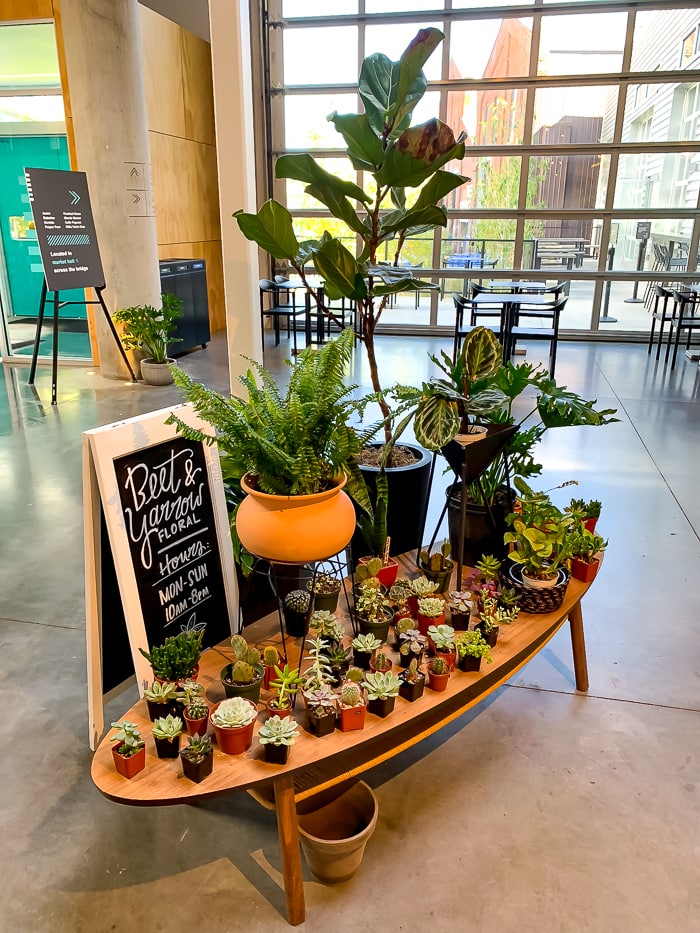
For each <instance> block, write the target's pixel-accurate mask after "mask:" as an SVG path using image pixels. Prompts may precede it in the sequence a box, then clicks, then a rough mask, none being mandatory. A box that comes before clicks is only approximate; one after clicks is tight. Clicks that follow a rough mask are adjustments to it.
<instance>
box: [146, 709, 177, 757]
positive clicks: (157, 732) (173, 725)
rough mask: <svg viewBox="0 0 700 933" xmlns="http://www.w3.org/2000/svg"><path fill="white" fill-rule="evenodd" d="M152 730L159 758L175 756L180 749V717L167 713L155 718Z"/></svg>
mask: <svg viewBox="0 0 700 933" xmlns="http://www.w3.org/2000/svg"><path fill="white" fill-rule="evenodd" d="M152 731H153V739H154V740H155V745H156V755H158V757H159V758H177V755H178V752H179V751H180V735H181V734H182V720H181V719H180V717H179V716H172V715H170V714H168V715H167V716H163V717H161V718H160V719H156V721H155V722H154V723H153V729H152Z"/></svg>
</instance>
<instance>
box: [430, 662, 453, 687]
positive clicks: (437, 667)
mask: <svg viewBox="0 0 700 933" xmlns="http://www.w3.org/2000/svg"><path fill="white" fill-rule="evenodd" d="M449 679H450V668H449V665H448V664H447V661H446V660H445V659H444V658H443V657H441V656H440V655H436V656H435V657H434V658H431V659H430V660H429V661H428V686H429V687H430V689H431V690H437V691H442V690H446V689H447V681H448V680H449Z"/></svg>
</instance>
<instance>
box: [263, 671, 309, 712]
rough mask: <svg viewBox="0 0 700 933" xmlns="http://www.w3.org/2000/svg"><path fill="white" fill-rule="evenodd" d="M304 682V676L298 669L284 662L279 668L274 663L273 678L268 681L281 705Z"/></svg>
mask: <svg viewBox="0 0 700 933" xmlns="http://www.w3.org/2000/svg"><path fill="white" fill-rule="evenodd" d="M303 683H304V677H303V676H302V675H301V674H300V673H299V671H298V670H297V669H296V668H294V667H290V666H289V664H285V665H284V667H282V668H280V667H278V666H277V665H275V679H274V680H272V681H270V686H271V687H272V689H273V690H276V691H277V701H278V703H279V704H280V706H283V705H284V703H285V702H286V700H287V698H288V697H290V696H294V694H295V693H297V691H298V690H299V688H300V687H301V685H302V684H303Z"/></svg>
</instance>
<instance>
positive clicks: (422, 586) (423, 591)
mask: <svg viewBox="0 0 700 933" xmlns="http://www.w3.org/2000/svg"><path fill="white" fill-rule="evenodd" d="M436 589H437V583H433V581H432V580H429V579H428V578H427V577H416V579H415V580H411V593H412V594H413V595H414V596H418V597H419V598H420V597H421V596H430V595H431V594H432V593H434V592H435V590H436Z"/></svg>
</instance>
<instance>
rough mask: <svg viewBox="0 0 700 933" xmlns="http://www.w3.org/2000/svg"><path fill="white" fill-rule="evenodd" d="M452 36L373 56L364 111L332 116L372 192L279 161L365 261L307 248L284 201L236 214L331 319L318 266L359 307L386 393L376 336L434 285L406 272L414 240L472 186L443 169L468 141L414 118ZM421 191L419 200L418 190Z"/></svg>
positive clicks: (364, 80) (328, 243)
mask: <svg viewBox="0 0 700 933" xmlns="http://www.w3.org/2000/svg"><path fill="white" fill-rule="evenodd" d="M443 38H444V37H443V34H442V33H441V32H440V31H439V30H437V29H421V30H420V31H419V32H418V33H417V35H416V36H415V38H414V39H413V40H412V42H411V43H410V44H409V45H408V47H407V48H406V50H405V51H404V53H403V55H402V56H401V58H400V59H399V61H397V62H392V61H391V60H390V59H389V58H387V56H386V55H382V54H381V53H375V54H374V55H370V56H369V57H368V58H366V59H365V61H364V62H363V64H362V68H361V70H360V77H359V88H358V90H359V94H360V98H361V100H362V103H363V104H364V113H360V114H357V113H348V114H338V113H332V114H331V115H330V116H329V118H328V119H329V120H330V121H331V122H332V123H333V125H334V126H335V128H336V129H337V130H338V132H339V133H340V134H341V135H342V137H343V139H344V140H345V145H346V155H347V158H348V159H349V160H350V162H351V163H352V167H353V168H354V169H355V170H356V171H361V172H364V173H365V176H366V177H367V176H369V177H371V179H372V186H371V193H370V192H369V191H365V190H364V189H363V188H361V187H359V186H358V185H356V184H355V183H353V182H351V181H345V180H343V179H342V178H339V177H336V176H335V175H332V174H330V173H329V172H327V171H325V170H324V169H323V168H321V166H320V165H319V163H318V162H317V161H316V160H315V159H314V158H313V157H312V156H311V155H310V154H308V153H303V154H297V155H285V156H282V157H281V158H279V159H278V160H277V164H276V170H275V171H276V175H277V177H278V178H291V179H294V180H296V181H301V182H304V183H305V184H306V186H307V187H306V189H305V190H306V193H307V194H310V195H312V196H313V197H314V198H316V199H317V200H318V201H320V202H321V203H322V204H323V205H324V206H325V207H327V208H328V210H329V211H330V212H331V214H332V215H333V217H335V218H337V219H338V220H341V221H342V222H343V223H344V224H346V226H347V227H348V230H349V232H350V233H351V234H354V235H355V236H356V237H357V241H358V243H359V245H360V249H359V252H358V254H357V255H356V256H354V255H353V254H352V253H351V252H350V250H349V249H348V248H347V247H346V246H344V245H343V243H342V242H341V239H340V238H339V237H335V236H331V235H330V234H329V233H328V232H327V231H324V233H323V235H322V236H321V238H320V239H318V240H308V241H305V242H302V243H300V242H299V241H298V240H297V237H296V234H295V232H294V227H293V224H292V217H291V215H290V213H289V211H288V210H287V209H286V207H284V206H283V205H282V204H280V203H279V202H277V201H274V200H271V201H267V202H266V203H265V204H263V206H262V207H261V208H260V210H259V211H258V213H257V214H246V213H244V212H243V211H238V212H237V213H236V214H234V216H235V217H236V220H237V221H238V225H239V227H240V229H241V231H242V232H243V234H244V235H245V236H246V237H247V238H248V239H249V240H254V241H255V242H256V243H257V244H258V245H259V246H260V247H261V248H262V249H264V250H266V251H267V252H268V253H270V255H271V256H273V257H274V258H275V259H279V260H284V261H286V262H288V263H289V265H290V266H291V267H292V268H293V269H294V270H295V271H296V272H297V273H298V275H299V276H300V277H301V279H302V281H303V282H304V283H305V284H306V287H307V289H308V291H309V293H310V294H311V295H312V296H313V298H314V299H315V300H316V301H317V302H318V303H319V307H320V309H321V310H322V311H323V312H324V313H326V314H329V315H330V316H332V312H330V311H329V309H328V308H327V307H326V306H324V305H323V304H321V303H320V300H319V298H318V295H317V292H316V290H314V289H312V288H311V287H310V286H309V284H308V281H307V278H306V271H305V266H306V265H307V264H308V263H313V266H314V268H315V271H316V272H317V273H318V274H319V275H320V276H322V277H323V279H324V283H325V285H324V291H325V295H326V296H327V297H328V298H329V299H331V300H337V299H339V298H348V299H350V300H351V301H353V302H354V303H355V306H356V308H357V312H358V316H359V333H358V336H359V338H360V340H362V341H363V342H364V345H365V348H366V351H367V359H368V361H369V369H370V376H371V379H372V386H373V388H374V390H375V391H376V392H379V391H380V390H381V385H380V379H379V372H378V368H377V359H376V356H375V347H374V334H375V329H376V327H377V324H378V322H379V320H380V318H381V316H382V313H383V311H384V309H385V307H386V304H387V300H388V298H389V296H390V295H393V294H396V293H398V292H406V291H416V290H421V289H422V290H425V289H428V288H432V287H434V286H432V285H431V283H428V282H421V281H418V280H416V279H414V278H413V275H412V273H411V270H410V269H408V268H405V267H402V266H401V265H400V259H401V251H402V248H403V246H404V243H405V241H406V239H407V238H408V237H411V236H417V235H419V234H421V233H424V232H425V231H427V230H432V229H434V228H435V227H438V226H441V227H444V226H446V224H447V214H446V212H445V210H444V208H442V207H440V206H439V202H440V201H441V200H442V199H443V198H444V197H445V196H446V195H447V194H449V193H450V191H453V190H454V189H455V188H458V187H459V186H460V185H462V184H464V183H465V182H466V181H468V180H469V179H466V178H463V177H462V176H461V175H456V174H452V173H450V172H445V171H441V169H442V166H443V165H445V164H446V163H448V162H450V161H452V160H455V159H462V158H463V157H464V137H463V135H462V136H460V137H459V138H458V139H455V137H454V135H453V132H452V130H451V129H450V128H449V127H448V126H447V125H446V124H444V123H441V122H440V120H437V119H432V120H429V121H428V122H427V123H423V124H421V125H419V126H411V115H412V113H413V111H414V109H415V107H416V105H417V104H418V102H419V101H420V100H421V98H422V97H423V95H424V94H425V91H426V88H427V81H426V79H425V75H424V74H423V65H424V64H425V62H426V61H427V60H428V58H429V57H430V55H431V54H432V53H433V51H434V50H435V48H436V47H437V45H438V44H439V43H440V42H441V41H442V39H443ZM420 186H422V187H421V189H420V192H419V193H418V194H417V196H416V195H415V194H412V193H409V192H410V191H411V189H416V188H418V187H420ZM368 187H369V186H368ZM354 205H357V207H355V206H354ZM389 241H391V242H392V253H393V256H392V262H391V264H382V263H380V261H379V256H380V248H381V247H384V245H385V244H387V243H388V242H389ZM379 404H380V407H381V409H382V414H383V417H384V418H385V419H386V421H385V436H386V441H387V442H388V441H389V439H390V436H391V426H390V411H389V406H388V405H387V403H386V401H385V400H384V398H383V397H381V396H380V398H379Z"/></svg>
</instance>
